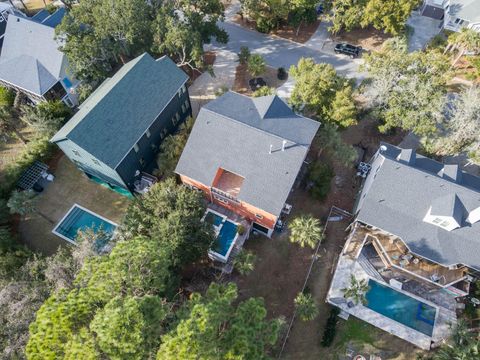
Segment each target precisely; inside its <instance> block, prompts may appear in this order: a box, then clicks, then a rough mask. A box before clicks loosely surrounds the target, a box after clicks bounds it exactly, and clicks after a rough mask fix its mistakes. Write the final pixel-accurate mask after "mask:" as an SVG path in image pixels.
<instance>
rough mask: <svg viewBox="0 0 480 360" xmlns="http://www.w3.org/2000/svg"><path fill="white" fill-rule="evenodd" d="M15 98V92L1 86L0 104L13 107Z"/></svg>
mask: <svg viewBox="0 0 480 360" xmlns="http://www.w3.org/2000/svg"><path fill="white" fill-rule="evenodd" d="M14 100H15V93H14V92H13V91H12V90H10V89H7V88H6V87H3V86H0V106H7V107H11V106H12V105H13V102H14Z"/></svg>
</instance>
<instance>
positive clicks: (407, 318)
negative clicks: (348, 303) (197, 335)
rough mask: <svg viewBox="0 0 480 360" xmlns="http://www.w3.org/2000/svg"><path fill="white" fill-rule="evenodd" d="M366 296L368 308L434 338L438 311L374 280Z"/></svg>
mask: <svg viewBox="0 0 480 360" xmlns="http://www.w3.org/2000/svg"><path fill="white" fill-rule="evenodd" d="M368 285H369V286H370V289H369V291H368V292H367V294H366V298H367V304H366V306H367V307H368V308H370V309H372V310H374V311H376V312H378V313H380V314H382V315H384V316H386V317H389V318H390V319H392V320H395V321H397V322H399V323H401V324H403V325H406V326H408V327H410V328H412V329H415V330H417V331H420V332H421V333H423V334H425V335H428V336H432V332H433V325H434V323H435V314H436V312H437V310H436V309H435V308H434V307H432V306H430V305H427V304H425V303H423V302H421V301H418V300H416V299H414V298H412V297H410V296H407V295H405V294H403V293H401V292H398V291H396V290H394V289H392V288H390V287H387V286H384V285H381V284H379V283H378V282H376V281H374V280H370V281H369V282H368Z"/></svg>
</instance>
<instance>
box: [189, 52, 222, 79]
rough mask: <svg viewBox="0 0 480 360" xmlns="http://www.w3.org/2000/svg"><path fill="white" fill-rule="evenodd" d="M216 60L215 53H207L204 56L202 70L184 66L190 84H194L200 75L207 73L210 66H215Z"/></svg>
mask: <svg viewBox="0 0 480 360" xmlns="http://www.w3.org/2000/svg"><path fill="white" fill-rule="evenodd" d="M215 58H216V55H215V52H214V51H206V52H205V53H204V54H203V67H202V69H192V68H191V67H189V66H182V70H183V71H185V72H186V73H187V75H188V77H189V82H190V84H192V83H193V82H194V81H195V79H197V78H198V77H199V76H200V75H202V74H203V73H204V72H205V71H207V70H208V68H209V67H210V66H213V64H214V63H215Z"/></svg>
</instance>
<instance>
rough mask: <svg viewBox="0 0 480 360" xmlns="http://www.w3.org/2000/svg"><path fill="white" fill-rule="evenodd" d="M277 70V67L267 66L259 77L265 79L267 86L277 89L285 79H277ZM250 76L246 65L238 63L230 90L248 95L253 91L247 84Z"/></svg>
mask: <svg viewBox="0 0 480 360" xmlns="http://www.w3.org/2000/svg"><path fill="white" fill-rule="evenodd" d="M277 72H278V69H276V68H273V67H270V66H267V70H266V71H265V73H264V74H262V75H261V76H260V77H261V78H263V80H265V82H266V83H267V86H268V87H273V88H275V89H277V88H279V87H280V86H282V85H283V84H284V83H285V82H286V81H287V79H285V80H280V79H278V76H277ZM251 78H252V76H251V75H250V74H249V73H248V70H247V65H244V64H240V65H238V66H237V68H236V70H235V82H234V84H233V88H232V90H233V91H236V92H238V93H240V94H245V95H249V96H250V95H252V94H253V91H252V90H251V89H250V86H249V85H248V81H249V80H250V79H251Z"/></svg>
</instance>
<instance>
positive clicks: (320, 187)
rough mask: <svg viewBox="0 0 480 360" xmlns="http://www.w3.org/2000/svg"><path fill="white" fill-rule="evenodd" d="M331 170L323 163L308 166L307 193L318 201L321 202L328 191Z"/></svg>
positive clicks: (331, 176)
mask: <svg viewBox="0 0 480 360" xmlns="http://www.w3.org/2000/svg"><path fill="white" fill-rule="evenodd" d="M334 175H335V174H334V172H333V169H332V168H331V167H330V166H329V165H327V164H323V163H319V162H315V163H313V164H312V165H311V166H310V169H309V171H308V176H307V181H308V187H309V191H310V193H311V194H312V196H313V197H314V198H316V199H318V200H323V199H325V197H326V196H327V195H328V193H329V191H330V182H331V180H332V178H333V176H334Z"/></svg>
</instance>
